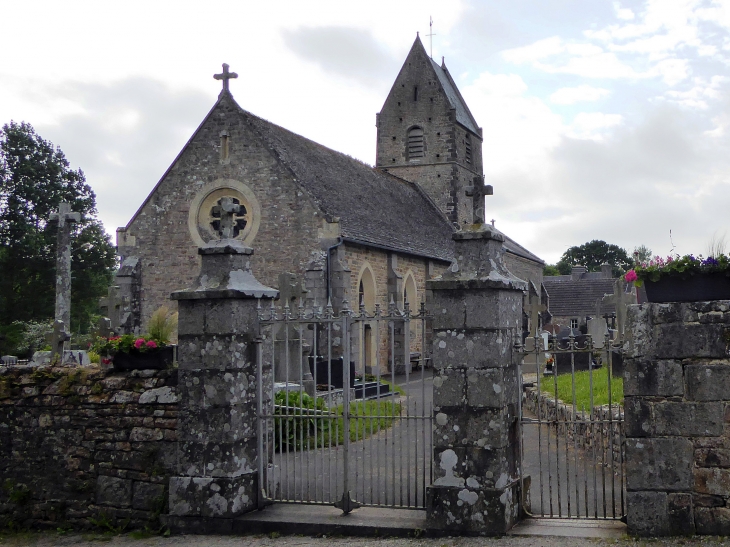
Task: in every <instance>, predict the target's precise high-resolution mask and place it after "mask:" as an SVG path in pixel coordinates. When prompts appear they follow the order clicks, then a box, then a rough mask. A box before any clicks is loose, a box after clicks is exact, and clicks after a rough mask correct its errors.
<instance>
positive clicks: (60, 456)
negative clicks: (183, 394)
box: [0, 366, 177, 531]
mask: <svg viewBox="0 0 730 547" xmlns="http://www.w3.org/2000/svg"><path fill="white" fill-rule="evenodd" d="M176 385H177V370H163V371H152V370H148V371H132V372H125V373H120V372H111V371H110V372H104V371H102V370H101V369H100V368H99V367H98V366H90V367H76V368H50V367H28V366H19V367H0V486H2V488H0V529H2V528H5V527H49V528H59V527H66V526H72V527H74V528H77V529H78V528H81V529H84V528H86V529H88V528H93V527H95V526H100V527H102V528H103V527H104V526H122V525H123V524H124V523H125V522H127V519H129V520H128V523H127V525H128V526H129V527H130V528H131V527H144V526H150V527H156V526H159V523H158V521H157V517H158V516H159V515H160V514H161V513H164V512H166V502H167V495H166V494H167V491H166V490H167V482H168V477H169V475H170V473H171V471H172V468H173V464H174V460H175V444H176V439H177V431H176V427H177V394H176V391H177V388H176ZM105 531H108V530H105Z"/></svg>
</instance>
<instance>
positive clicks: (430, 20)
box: [426, 15, 436, 60]
mask: <svg viewBox="0 0 730 547" xmlns="http://www.w3.org/2000/svg"><path fill="white" fill-rule="evenodd" d="M426 36H428V37H429V39H430V40H431V43H430V45H431V55H430V57H431V60H433V37H434V36H436V35H435V34H434V33H433V17H431V16H430V15H429V16H428V34H426Z"/></svg>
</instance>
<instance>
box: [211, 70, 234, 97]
mask: <svg viewBox="0 0 730 547" xmlns="http://www.w3.org/2000/svg"><path fill="white" fill-rule="evenodd" d="M228 68H229V67H228V65H227V64H226V63H223V72H222V73H221V74H213V78H215V79H216V80H223V92H226V91H228V80H230V79H231V78H238V74H236V73H235V72H229V71H228Z"/></svg>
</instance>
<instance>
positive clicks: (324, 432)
mask: <svg viewBox="0 0 730 547" xmlns="http://www.w3.org/2000/svg"><path fill="white" fill-rule="evenodd" d="M287 413H288V414H287ZM400 413H401V405H400V403H396V402H393V401H382V400H381V401H357V402H352V403H350V419H349V426H350V441H351V442H356V441H362V440H364V439H367V438H369V437H371V436H372V435H375V434H377V433H378V432H380V431H383V430H385V429H388V428H390V427H392V425H393V423H394V422H395V420H397V419H398V418H399V417H400ZM343 414H344V406H343V405H339V406H337V407H336V408H333V409H331V411H330V412H328V411H327V410H326V409H321V410H320V409H317V410H314V409H306V408H304V409H301V408H296V407H292V406H288V407H279V408H278V409H277V411H276V417H274V445H275V450H276V451H277V452H278V451H280V450H281V451H287V450H297V451H299V450H313V449H316V448H328V447H334V446H338V445H341V444H343V443H344V440H345V427H344V425H345V424H344V421H345V420H344V417H343ZM287 416H288V417H287Z"/></svg>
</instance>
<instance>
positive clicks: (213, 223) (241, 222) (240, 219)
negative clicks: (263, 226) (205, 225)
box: [210, 198, 248, 238]
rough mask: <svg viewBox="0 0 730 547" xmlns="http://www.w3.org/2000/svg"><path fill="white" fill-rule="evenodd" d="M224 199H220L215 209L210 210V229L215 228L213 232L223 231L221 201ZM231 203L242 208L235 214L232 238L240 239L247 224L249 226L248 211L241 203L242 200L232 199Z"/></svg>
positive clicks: (214, 206)
mask: <svg viewBox="0 0 730 547" xmlns="http://www.w3.org/2000/svg"><path fill="white" fill-rule="evenodd" d="M222 199H223V198H221V199H219V200H218V201H217V202H216V203H215V205H213V207H211V209H210V227H211V228H213V232H214V233H217V232H219V231H220V230H221V210H222V209H221V200H222ZM231 201H232V202H233V203H234V204H236V205H238V206H240V210H239V212H238V213H235V214H234V216H233V226H232V228H233V234H232V237H233V238H236V237H238V234H240V233H241V232H243V230H244V228H246V224H248V211H246V206H245V205H244V204H243V203H241V200H239V199H236V198H231Z"/></svg>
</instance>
